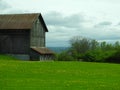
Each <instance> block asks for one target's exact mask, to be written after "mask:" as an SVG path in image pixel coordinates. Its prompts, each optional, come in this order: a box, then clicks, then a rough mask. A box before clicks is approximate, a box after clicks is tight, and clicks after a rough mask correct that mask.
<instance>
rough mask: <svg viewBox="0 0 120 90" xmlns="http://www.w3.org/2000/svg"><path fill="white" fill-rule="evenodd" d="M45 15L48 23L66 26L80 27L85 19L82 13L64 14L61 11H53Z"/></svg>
mask: <svg viewBox="0 0 120 90" xmlns="http://www.w3.org/2000/svg"><path fill="white" fill-rule="evenodd" d="M44 17H45V19H46V23H47V24H48V25H54V26H61V27H66V28H67V27H69V28H76V27H79V26H80V25H81V23H82V22H84V21H85V19H84V17H83V16H82V15H79V14H73V15H70V16H63V15H62V14H61V13H59V12H51V13H48V14H46V15H45V16H44Z"/></svg>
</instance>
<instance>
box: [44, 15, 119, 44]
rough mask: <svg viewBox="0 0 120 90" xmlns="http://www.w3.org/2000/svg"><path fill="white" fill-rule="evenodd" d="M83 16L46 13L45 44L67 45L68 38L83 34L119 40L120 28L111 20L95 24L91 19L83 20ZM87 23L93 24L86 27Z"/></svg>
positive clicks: (112, 40)
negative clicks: (46, 30)
mask: <svg viewBox="0 0 120 90" xmlns="http://www.w3.org/2000/svg"><path fill="white" fill-rule="evenodd" d="M47 15H48V16H47ZM50 15H52V16H50ZM84 18H85V16H82V15H79V14H78V15H77V14H76V15H70V16H67V17H66V16H63V15H62V14H60V13H50V14H46V15H45V21H46V22H47V26H48V29H49V31H50V32H48V33H47V45H48V46H49V45H50V46H69V40H70V38H71V37H73V36H83V37H88V38H92V39H96V40H98V41H108V42H114V41H116V40H120V35H119V33H120V30H119V28H118V27H117V28H116V26H114V25H112V22H109V21H103V22H100V23H98V24H95V23H93V22H92V20H91V21H90V20H85V19H84ZM65 19H66V20H65ZM69 22H70V23H69ZM88 23H90V25H91V24H93V26H91V27H88V26H87V24H88ZM94 26H96V27H94Z"/></svg>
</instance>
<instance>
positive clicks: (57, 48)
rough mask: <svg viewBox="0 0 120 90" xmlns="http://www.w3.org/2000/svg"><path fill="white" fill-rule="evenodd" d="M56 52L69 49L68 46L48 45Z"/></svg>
mask: <svg viewBox="0 0 120 90" xmlns="http://www.w3.org/2000/svg"><path fill="white" fill-rule="evenodd" d="M48 48H49V49H51V50H53V51H54V52H56V53H60V52H63V51H66V50H68V49H69V47H48Z"/></svg>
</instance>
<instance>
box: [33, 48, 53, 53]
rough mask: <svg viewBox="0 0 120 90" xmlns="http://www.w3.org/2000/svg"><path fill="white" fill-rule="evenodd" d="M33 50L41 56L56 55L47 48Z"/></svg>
mask: <svg viewBox="0 0 120 90" xmlns="http://www.w3.org/2000/svg"><path fill="white" fill-rule="evenodd" d="M31 49H32V50H34V51H36V52H37V53H40V54H43V55H45V54H54V52H53V51H51V50H50V49H48V48H46V47H32V48H31Z"/></svg>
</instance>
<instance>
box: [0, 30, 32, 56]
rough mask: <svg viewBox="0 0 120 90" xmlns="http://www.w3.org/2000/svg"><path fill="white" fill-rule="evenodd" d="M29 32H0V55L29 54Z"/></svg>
mask: <svg viewBox="0 0 120 90" xmlns="http://www.w3.org/2000/svg"><path fill="white" fill-rule="evenodd" d="M29 39H30V36H29V30H0V53H2V54H29V49H30V41H29Z"/></svg>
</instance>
